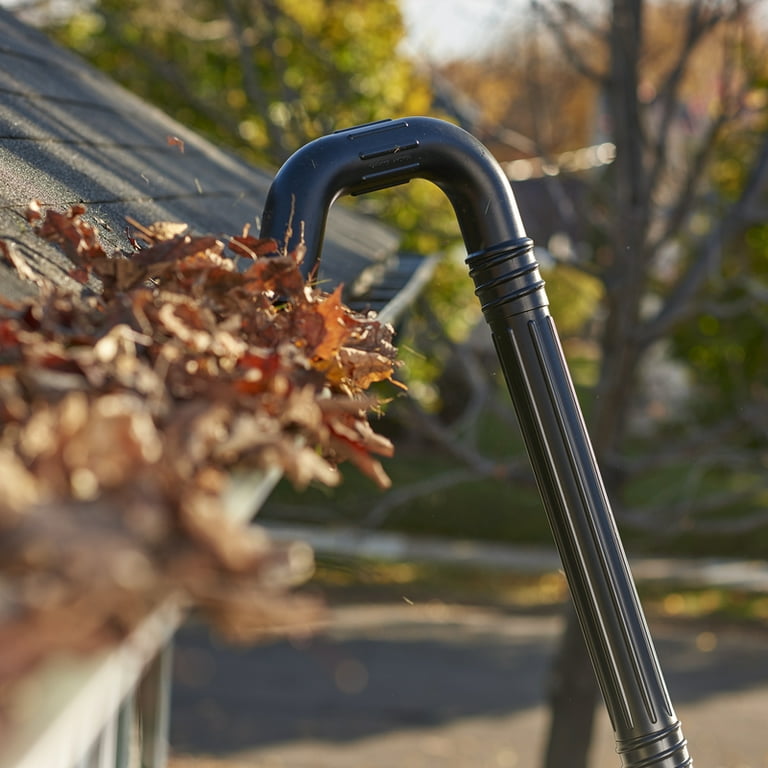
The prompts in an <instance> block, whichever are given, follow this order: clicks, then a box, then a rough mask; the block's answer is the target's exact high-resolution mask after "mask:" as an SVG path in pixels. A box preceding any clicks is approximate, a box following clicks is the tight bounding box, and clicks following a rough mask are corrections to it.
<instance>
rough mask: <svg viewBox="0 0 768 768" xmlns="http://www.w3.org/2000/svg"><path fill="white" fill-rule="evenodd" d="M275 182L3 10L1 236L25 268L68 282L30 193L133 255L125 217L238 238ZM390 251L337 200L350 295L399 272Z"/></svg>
mask: <svg viewBox="0 0 768 768" xmlns="http://www.w3.org/2000/svg"><path fill="white" fill-rule="evenodd" d="M271 178H272V174H271V172H270V171H268V170H266V169H263V168H256V167H253V166H251V165H249V164H247V163H245V162H244V161H243V160H241V159H239V158H237V157H236V156H234V155H233V154H231V153H228V152H225V151H224V150H222V149H221V148H219V147H217V146H214V145H213V144H212V143H211V142H209V141H206V140H204V139H203V138H201V137H200V136H198V135H196V134H195V133H194V132H193V131H190V130H188V129H187V128H186V127H184V126H183V125H181V124H179V123H177V122H175V121H174V120H172V119H170V118H169V117H168V116H167V115H165V114H163V113H162V112H161V111H160V110H158V109H156V108H154V107H152V106H150V105H148V104H147V103H145V102H143V101H141V100H140V99H138V98H137V97H135V96H134V95H132V94H130V93H129V92H127V91H126V90H125V89H123V88H122V87H120V86H119V85H117V84H116V83H115V82H113V81H112V80H110V79H109V78H107V77H106V76H105V75H103V74H102V73H100V72H98V71H96V70H95V69H94V68H92V67H91V66H89V65H88V64H86V63H85V62H84V61H83V60H82V59H80V58H79V57H77V56H76V55H74V54H73V53H71V52H69V51H66V50H64V49H63V48H61V47H59V46H58V45H55V44H53V43H52V42H51V41H50V40H49V39H48V38H47V37H46V36H45V35H44V34H42V33H41V32H40V31H38V30H36V29H33V28H30V27H28V26H26V25H24V24H22V23H21V22H20V21H18V20H17V19H15V18H14V17H13V16H12V15H11V14H10V13H8V12H7V11H3V10H0V238H3V239H5V240H8V239H10V240H12V241H13V242H14V243H15V244H16V246H17V248H19V249H21V250H22V253H23V256H24V257H25V258H26V260H27V261H28V263H29V264H30V265H31V266H32V268H33V269H35V270H38V271H39V272H40V273H42V274H44V275H47V276H48V277H49V278H51V279H53V280H57V281H65V280H66V279H67V277H66V271H67V264H66V259H65V258H64V257H63V256H62V255H61V253H60V252H59V251H58V249H57V248H55V247H53V246H51V245H49V244H47V243H44V242H42V241H41V240H39V239H38V238H37V237H35V236H34V235H33V234H32V233H31V232H30V231H29V227H28V226H26V224H25V222H24V220H23V212H24V210H25V209H26V207H27V205H28V203H29V202H30V200H32V199H37V200H39V201H40V202H41V203H42V204H43V205H44V206H50V207H54V208H57V209H63V208H66V207H67V206H69V205H71V204H73V203H84V204H85V205H86V207H87V213H86V219H87V220H88V221H89V222H90V223H92V224H94V225H96V226H97V229H98V231H99V233H100V236H101V238H102V241H103V242H104V244H105V246H107V247H108V249H109V248H120V249H122V250H128V251H129V250H130V245H129V241H128V237H127V233H126V222H125V217H126V216H130V217H132V218H133V219H135V220H137V221H139V222H141V223H142V224H151V223H153V222H155V221H179V222H184V223H187V224H189V225H190V228H191V229H192V231H195V232H205V233H210V234H227V235H229V234H239V233H240V232H241V231H242V229H243V226H244V225H246V224H250V225H251V226H252V230H253V231H254V232H258V219H259V216H260V215H261V211H262V208H263V204H264V200H265V197H266V193H267V190H268V188H269V185H270V182H271ZM397 246H398V237H397V235H396V234H395V233H394V232H392V231H391V230H389V229H388V228H385V227H383V226H381V225H380V224H379V223H378V222H375V221H374V220H372V219H369V218H367V217H363V216H359V215H357V214H352V213H350V212H349V211H346V210H344V209H343V208H341V207H338V206H337V207H336V208H334V209H332V211H331V214H330V217H329V222H328V228H327V232H326V238H325V244H324V251H323V275H324V276H325V277H326V278H327V279H328V281H329V282H331V283H333V284H338V283H340V282H341V283H344V284H345V286H347V288H348V296H347V298H348V300H350V299H353V298H354V296H352V293H354V286H357V285H361V284H364V283H365V284H370V282H371V280H370V279H368V280H366V279H365V276H366V274H367V273H368V272H371V271H373V272H374V273H376V274H378V272H381V271H382V269H384V268H385V267H387V266H391V265H392V263H394V265H395V267H402V265H398V264H397V259H398V256H397ZM400 271H401V272H402V271H403V270H402V269H400ZM406 271H407V270H406ZM406 277H407V275H406ZM0 286H2V288H0V291H2V293H3V294H4V295H6V296H10V297H14V296H20V295H23V294H25V293H30V292H32V291H33V290H34V286H33V285H32V284H31V283H29V282H25V281H23V280H22V279H21V278H20V277H19V276H18V274H17V273H16V271H15V270H14V269H13V267H11V266H10V265H8V264H6V263H4V262H3V261H2V260H0Z"/></svg>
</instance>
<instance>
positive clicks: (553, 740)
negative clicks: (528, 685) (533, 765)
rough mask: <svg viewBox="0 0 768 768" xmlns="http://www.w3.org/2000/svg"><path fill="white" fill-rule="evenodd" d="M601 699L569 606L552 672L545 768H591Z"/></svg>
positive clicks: (577, 622) (582, 640) (574, 612)
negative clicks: (598, 701) (591, 747)
mask: <svg viewBox="0 0 768 768" xmlns="http://www.w3.org/2000/svg"><path fill="white" fill-rule="evenodd" d="M597 700H598V690H597V681H596V679H595V675H594V672H593V670H592V664H591V662H590V660H589V656H588V654H587V648H586V645H585V643H584V638H583V636H582V634H581V627H580V626H579V620H578V618H577V616H576V611H574V610H573V608H570V607H569V609H568V611H567V615H566V620H565V631H564V633H563V637H562V640H561V644H560V651H559V654H558V657H557V659H556V661H555V665H554V668H553V674H552V690H551V694H550V713H551V718H550V730H549V741H548V743H547V751H546V754H545V757H544V768H563V766H568V768H587V766H588V757H589V747H590V744H591V743H592V730H593V725H594V719H595V704H596V702H597Z"/></svg>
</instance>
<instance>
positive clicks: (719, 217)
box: [446, 0, 768, 768]
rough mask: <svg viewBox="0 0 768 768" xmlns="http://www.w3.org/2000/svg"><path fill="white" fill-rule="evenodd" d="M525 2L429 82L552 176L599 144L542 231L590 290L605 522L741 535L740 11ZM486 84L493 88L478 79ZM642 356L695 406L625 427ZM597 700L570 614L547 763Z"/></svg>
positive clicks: (752, 485) (744, 325) (753, 61)
mask: <svg viewBox="0 0 768 768" xmlns="http://www.w3.org/2000/svg"><path fill="white" fill-rule="evenodd" d="M534 10H535V14H534V15H533V17H532V19H533V21H532V22H531V28H529V29H527V30H526V36H525V39H521V38H519V37H513V39H512V42H511V43H510V44H508V45H507V46H506V50H507V51H508V52H511V55H507V57H506V58H503V56H502V54H500V53H498V54H496V56H495V57H494V58H492V59H489V60H488V61H486V62H482V61H481V62H473V63H472V64H471V65H470V66H469V67H467V66H463V65H461V64H459V63H455V64H454V65H453V66H452V67H449V68H448V69H447V70H446V73H447V75H448V76H449V77H453V80H454V82H460V83H461V84H462V85H463V86H464V87H468V85H469V87H471V92H472V93H473V94H476V95H478V96H479V97H482V94H483V87H485V89H487V91H488V92H489V93H490V94H492V95H494V96H495V99H494V100H493V104H492V106H490V107H489V108H488V111H487V114H488V116H489V118H490V117H491V116H492V119H502V120H504V121H505V122H504V127H505V128H509V129H512V130H513V131H516V132H519V133H523V134H526V135H527V136H528V137H530V138H531V139H532V141H533V143H534V144H535V151H536V153H538V155H539V156H540V157H542V158H544V161H546V162H548V163H550V164H551V165H552V164H556V163H557V162H558V160H559V158H560V157H562V153H563V152H564V150H567V149H574V148H575V147H574V145H573V144H571V145H570V147H569V146H568V142H574V141H578V140H579V136H578V134H577V133H575V132H574V130H573V129H572V128H568V127H564V126H563V125H562V124H563V123H565V124H568V123H575V124H577V125H580V126H582V129H583V128H584V127H585V126H586V127H588V128H589V129H590V130H591V131H593V136H595V139H593V140H592V141H595V140H601V141H602V140H603V139H608V140H610V141H611V142H612V144H613V146H614V147H615V160H614V162H612V163H611V164H610V165H606V166H605V167H604V168H603V170H602V171H598V170H594V171H590V172H589V175H586V176H585V175H583V174H582V176H580V177H579V178H578V179H577V180H571V179H567V178H566V177H564V176H563V175H562V174H559V175H558V174H554V175H552V176H551V177H550V178H548V179H546V183H547V185H548V189H549V193H550V205H551V211H552V219H553V220H552V221H551V222H550V231H551V232H564V233H567V234H568V235H569V236H570V238H571V239H572V240H573V241H574V242H573V246H574V247H571V248H569V249H566V251H567V253H566V255H567V258H568V266H569V268H571V269H573V268H579V269H582V270H584V271H585V272H586V273H588V274H590V275H592V276H594V277H596V278H597V279H598V280H599V281H600V283H601V284H602V287H603V290H602V292H601V293H602V296H603V300H602V302H601V304H600V307H599V312H598V313H597V315H596V316H597V317H599V319H600V322H599V324H597V325H595V326H593V328H596V330H597V332H596V337H595V338H596V342H597V344H598V347H599V362H598V370H597V383H596V386H595V390H594V395H593V397H592V398H591V399H590V400H589V403H588V406H589V407H588V408H587V410H588V412H589V414H590V417H591V418H590V432H591V434H592V438H593V443H594V447H595V451H596V454H597V457H598V460H599V463H600V465H601V467H602V469H603V474H604V479H605V482H606V485H607V488H608V491H609V495H610V497H611V498H612V501H613V504H614V509H615V511H616V513H617V517H618V518H619V521H620V523H621V524H622V525H623V527H624V528H625V530H626V529H627V528H629V529H635V530H639V531H644V532H647V534H648V535H649V536H652V537H655V538H657V539H658V537H659V536H664V535H666V536H668V537H671V536H675V535H679V534H680V533H681V532H684V531H686V530H689V529H691V528H693V529H694V530H698V531H704V532H706V531H713V532H718V533H719V534H722V533H728V534H729V535H731V536H734V535H738V534H739V533H740V532H743V531H750V532H754V531H756V530H759V527H760V526H764V525H765V522H766V515H765V513H764V512H763V511H762V507H764V501H765V496H766V484H765V478H764V472H763V471H762V466H761V463H762V461H763V460H762V458H761V455H762V452H764V450H765V444H766V435H768V430H767V429H766V422H765V417H764V416H762V414H763V413H764V412H765V396H766V390H765V385H764V381H765V372H766V349H765V343H764V339H765V328H766V311H765V298H766V290H765V289H766V282H767V281H766V274H767V271H766V268H765V246H766V236H765V226H764V225H763V224H756V221H755V219H756V217H758V218H759V215H760V214H759V208H758V207H757V205H758V203H759V202H760V200H761V198H762V196H763V195H764V193H765V191H766V181H768V136H767V134H766V127H768V123H767V122H766V117H767V115H766V109H765V107H766V98H765V94H766V69H765V64H764V62H765V56H764V51H763V45H762V42H761V40H760V28H759V25H758V24H757V21H756V16H755V11H756V10H757V3H754V2H751V3H750V2H738V0H733V1H731V0H723V1H722V2H716V3H712V2H707V0H688V1H687V2H658V3H656V2H649V1H648V0H611V2H610V3H606V4H605V5H604V6H602V7H598V8H596V9H594V10H592V11H590V12H585V11H583V10H582V9H581V6H579V5H578V4H575V3H572V2H569V0H540V1H537V2H535V3H534ZM486 76H487V77H489V78H490V79H491V80H492V82H493V85H490V84H489V83H488V82H486V83H485V86H481V84H480V82H479V81H480V80H482V79H483V78H486ZM577 76H578V77H577ZM531 83H533V87H531V86H530V84H531ZM562 83H568V84H569V85H570V87H569V88H568V89H565V90H564V89H561V88H560V87H559V86H560V85H561V84H562ZM526 84H528V85H526ZM575 93H578V98H574V94H575ZM552 116H555V117H552ZM580 140H581V141H582V142H584V143H590V138H589V137H588V136H586V135H584V134H582V136H581V138H580ZM566 181H570V182H571V183H569V185H568V187H567V189H566V187H565V184H566ZM525 194H526V189H525V187H522V188H521V189H520V197H521V199H522V198H524V196H525ZM554 255H555V256H557V254H554ZM758 302H760V303H761V304H762V306H759V305H758ZM555 317H557V314H556V313H555ZM726 321H727V323H728V336H727V337H723V336H722V335H721V334H720V333H719V331H720V330H721V329H722V324H723V323H725V322H726ZM653 359H656V360H658V359H662V360H666V361H670V360H671V361H673V362H676V363H677V364H678V365H679V366H681V367H682V368H683V370H684V371H685V372H687V374H689V382H690V383H689V387H688V388H689V389H690V390H691V391H692V392H693V393H694V396H689V397H688V398H687V400H686V407H687V410H686V411H685V412H684V413H675V412H674V407H672V408H670V407H669V406H670V405H671V401H670V403H669V404H665V403H664V400H663V396H662V398H661V399H659V398H656V401H655V403H653V405H654V407H656V408H657V413H658V412H659V411H660V410H665V411H666V413H665V414H664V417H665V418H656V419H651V418H648V416H649V414H648V413H646V414H644V416H645V418H643V419H642V430H641V431H640V430H638V429H637V423H638V420H637V407H636V403H637V402H638V400H640V399H641V398H640V397H639V396H640V395H641V394H642V393H641V392H640V382H641V379H642V377H643V375H644V374H645V373H646V372H647V371H648V366H649V361H650V360H653ZM690 374H695V379H694V378H693V376H690ZM665 406H666V407H665ZM758 414H760V415H758ZM662 472H667V473H669V472H673V473H674V476H675V477H676V478H677V480H676V482H675V486H677V487H679V488H680V489H681V490H680V491H678V492H676V493H671V492H670V493H666V494H664V495H663V496H661V497H660V498H657V499H652V498H649V495H648V492H647V487H648V481H647V480H644V479H643V478H647V477H648V476H649V475H650V476H651V477H656V478H659V477H660V476H662V477H663V475H661V474H660V473H662ZM654 473H655V474H654ZM643 483H645V490H644V491H643ZM657 483H658V480H657ZM715 488H717V490H716V491H714V489H715ZM596 700H597V691H596V685H595V682H594V676H593V675H592V673H591V670H590V669H589V663H588V660H587V656H586V653H585V650H584V644H583V640H582V637H581V633H580V631H579V629H578V626H577V623H576V619H575V616H574V615H570V616H569V618H568V624H567V629H566V632H565V633H564V636H563V641H562V645H561V649H560V653H559V658H558V660H557V663H556V669H555V674H554V676H553V690H552V726H551V732H550V737H549V744H548V749H547V756H546V758H545V764H546V766H547V767H548V768H560V767H561V766H563V765H568V766H570V767H571V768H582V767H583V766H586V765H587V755H588V749H589V744H590V740H591V731H592V722H593V716H594V710H595V706H594V705H595V702H596Z"/></svg>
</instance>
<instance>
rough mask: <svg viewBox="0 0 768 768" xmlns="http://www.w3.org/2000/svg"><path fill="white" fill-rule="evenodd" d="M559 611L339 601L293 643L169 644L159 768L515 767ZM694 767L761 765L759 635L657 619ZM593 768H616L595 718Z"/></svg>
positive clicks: (540, 724) (766, 645) (764, 645)
mask: <svg viewBox="0 0 768 768" xmlns="http://www.w3.org/2000/svg"><path fill="white" fill-rule="evenodd" d="M560 629H561V621H560V616H559V612H558V611H557V610H556V609H546V610H542V609H539V610H531V611H524V610H520V609H514V610H513V609H509V608H505V607H502V606H479V605H451V604H448V603H445V602H441V601H438V600H432V601H426V602H415V603H413V602H411V601H408V600H407V599H406V598H403V599H393V600H391V601H389V602H384V603H370V602H364V603H359V604H344V605H340V606H338V607H336V608H335V609H334V610H333V616H332V621H331V625H330V629H329V630H328V631H327V632H326V633H325V634H323V635H322V636H319V637H316V638H314V639H312V640H311V641H306V642H302V643H289V642H279V643H274V644H271V645H265V646H261V647H257V648H253V649H232V648H228V647H225V646H222V645H219V644H217V643H216V642H215V641H211V640H210V639H209V638H208V636H207V634H206V632H205V631H204V630H203V629H202V628H200V627H193V626H191V627H188V628H186V629H185V630H184V631H183V632H182V633H181V635H180V638H179V644H178V648H177V654H176V673H175V674H176V680H175V694H174V703H173V710H172V711H173V720H172V730H171V739H172V749H173V753H174V758H173V761H172V763H171V768H240V767H241V766H242V768H245V766H248V768H331V766H332V767H333V768H422V766H424V767H426V766H433V765H441V766H443V768H476V767H478V766H481V767H486V766H487V767H488V768H516V767H518V766H519V767H521V768H522V766H536V765H538V761H539V759H540V755H541V750H542V744H543V740H544V738H545V734H546V726H547V711H546V690H547V681H548V670H549V667H550V663H551V659H552V655H553V653H554V651H555V648H556V646H557V641H558V636H559V632H560ZM652 632H653V635H654V638H655V640H656V644H657V647H658V651H659V655H660V657H661V662H662V666H663V668H664V670H665V673H666V676H667V681H668V684H669V687H670V691H671V693H672V699H673V702H674V704H675V707H676V709H677V711H678V714H679V716H680V718H681V720H682V721H683V726H684V730H685V733H686V735H687V737H688V739H689V743H690V746H691V752H692V754H693V756H694V759H695V761H696V766H697V768H768V727H766V726H767V725H768V642H767V641H768V629H765V628H762V629H761V628H759V627H751V628H744V627H735V626H733V625H722V624H707V623H703V622H696V623H695V624H692V623H690V622H679V621H676V622H672V621H664V622H661V623H659V622H653V623H652ZM593 765H594V768H616V766H618V765H619V760H618V758H617V756H616V754H615V752H614V749H613V735H612V733H611V732H610V726H609V723H608V718H607V715H605V713H604V712H603V711H602V710H601V711H600V713H599V724H598V729H597V735H596V738H595V742H594V751H593Z"/></svg>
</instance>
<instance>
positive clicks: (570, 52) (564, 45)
mask: <svg viewBox="0 0 768 768" xmlns="http://www.w3.org/2000/svg"><path fill="white" fill-rule="evenodd" d="M558 5H561V6H563V7H562V8H561V9H560V11H561V13H563V12H565V13H566V15H567V13H568V12H567V10H566V8H567V7H568V6H570V4H569V3H559V4H558ZM531 9H532V11H533V12H534V13H535V14H538V16H539V17H540V18H541V19H542V20H543V21H544V24H545V26H546V27H547V29H548V31H549V32H550V34H551V35H552V36H553V37H554V39H555V40H556V41H557V44H558V45H559V47H560V50H561V51H562V52H563V54H564V55H565V57H566V58H567V59H568V61H569V62H570V64H571V65H572V66H573V68H574V69H575V70H576V71H577V72H579V73H580V74H581V75H583V76H584V77H586V78H587V79H588V80H590V81H592V82H594V83H598V84H600V85H604V84H605V81H606V78H607V75H606V73H604V72H600V71H599V70H597V69H595V68H594V67H593V66H592V65H591V64H590V63H589V62H588V61H587V59H586V58H585V57H584V55H583V54H582V51H581V49H579V48H578V47H577V46H576V45H575V44H574V42H573V40H572V39H571V37H570V34H569V29H568V24H567V23H566V22H565V21H564V20H563V19H562V18H558V17H557V16H556V15H555V14H554V13H553V12H552V10H551V9H550V8H548V7H547V5H546V3H544V2H541V0H533V1H532V3H531Z"/></svg>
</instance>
